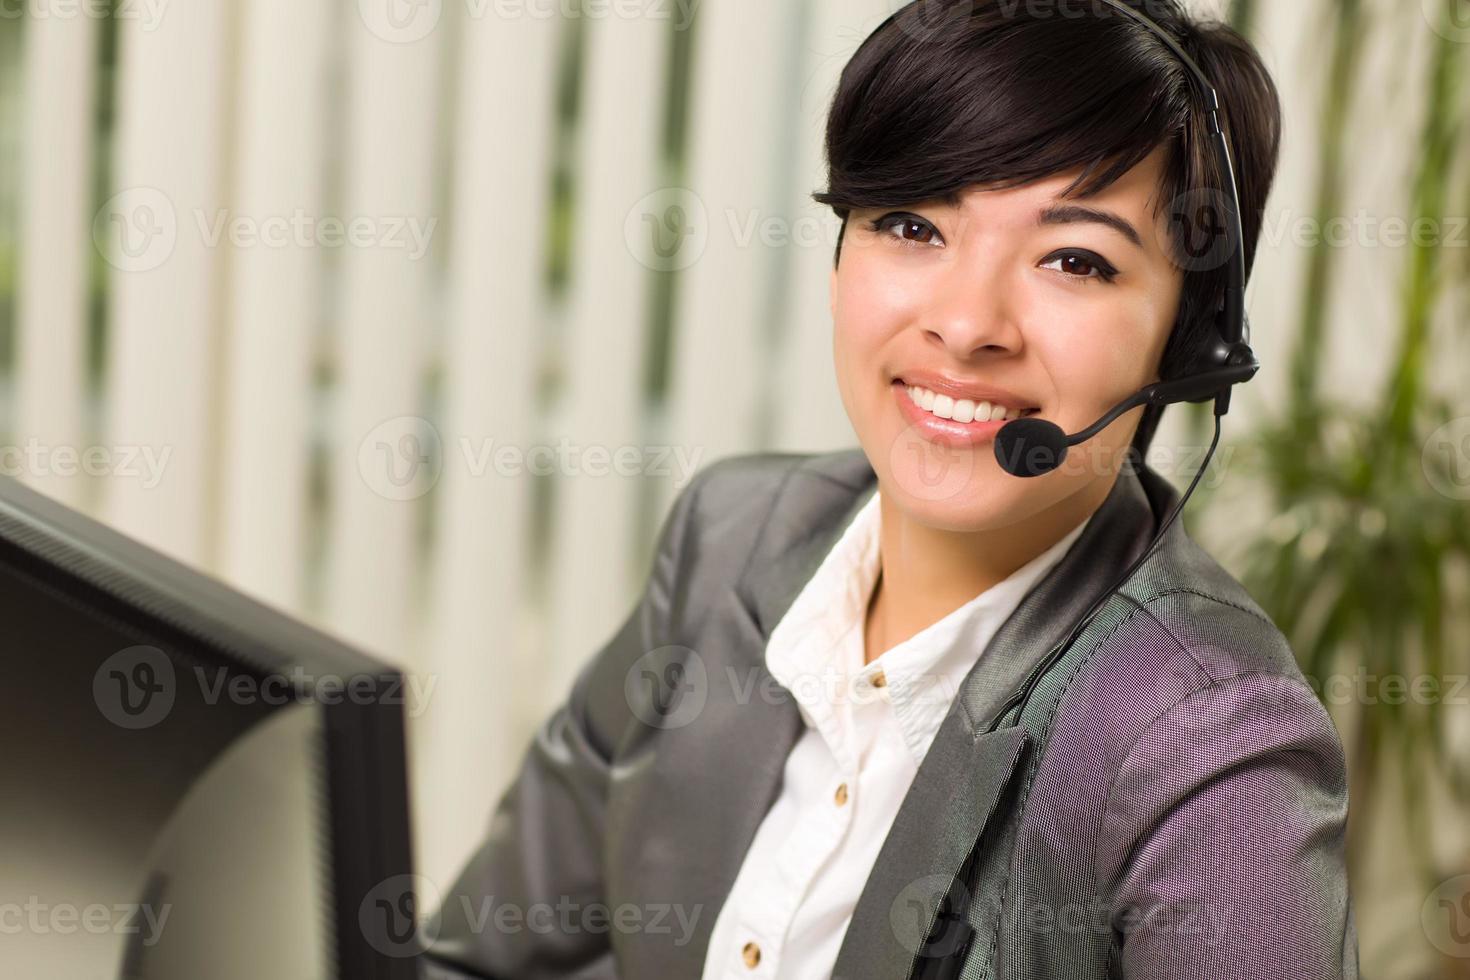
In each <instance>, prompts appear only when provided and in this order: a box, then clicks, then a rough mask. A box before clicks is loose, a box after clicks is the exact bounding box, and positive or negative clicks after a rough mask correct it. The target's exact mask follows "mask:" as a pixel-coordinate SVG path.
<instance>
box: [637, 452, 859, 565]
mask: <svg viewBox="0 0 1470 980" xmlns="http://www.w3.org/2000/svg"><path fill="white" fill-rule="evenodd" d="M873 479H874V476H873V471H872V468H871V466H870V465H869V464H868V461H867V456H866V455H865V454H864V453H863V451H862V450H861V449H841V450H835V451H831V452H820V453H795V452H756V453H741V454H736V455H733V456H725V457H722V458H720V459H718V460H716V461H714V462H713V463H710V464H708V465H706V466H703V467H701V468H700V469H699V470H697V471H696V472H695V474H694V477H693V479H691V480H690V482H689V484H688V486H686V487H685V488H684V490H683V491H681V493H680V495H679V499H678V500H676V501H675V504H674V507H673V514H672V516H671V517H670V519H669V523H670V524H677V525H679V531H678V537H679V538H680V539H681V541H680V543H681V544H682V545H684V547H685V549H686V550H689V551H692V552H694V553H695V554H696V556H700V555H708V554H711V553H718V554H720V555H722V556H724V557H725V558H727V559H728V558H729V557H730V556H732V555H735V554H737V553H743V554H745V555H746V556H747V557H748V556H749V555H750V554H752V553H753V552H754V551H755V550H756V549H757V548H762V549H772V550H774V551H779V550H781V548H783V547H784V546H785V545H786V544H787V543H789V540H790V539H791V538H793V537H797V536H803V535H805V534H807V533H810V532H812V531H817V530H820V529H821V528H822V527H823V526H824V524H826V523H827V522H829V521H830V520H832V519H833V518H834V517H835V516H839V515H841V514H842V513H844V512H845V510H846V508H847V507H848V506H849V505H850V504H851V503H852V501H853V500H854V499H855V498H856V496H857V495H858V494H859V493H861V492H862V490H863V489H864V488H865V487H866V486H868V485H869V484H870V483H871V482H872V480H873ZM668 533H670V532H669V531H667V530H666V534H668Z"/></svg>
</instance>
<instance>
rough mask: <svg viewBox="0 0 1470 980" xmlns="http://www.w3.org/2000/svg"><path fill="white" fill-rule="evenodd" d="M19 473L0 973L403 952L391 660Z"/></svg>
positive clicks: (250, 971)
mask: <svg viewBox="0 0 1470 980" xmlns="http://www.w3.org/2000/svg"><path fill="white" fill-rule="evenodd" d="M5 483H6V485H4V486H0V497H3V498H4V499H3V501H0V623H3V624H4V628H5V636H6V647H7V655H6V657H5V666H6V671H5V679H6V682H7V683H6V693H7V695H8V696H7V697H6V701H7V704H6V707H5V710H4V711H0V745H4V746H5V747H6V748H5V756H6V761H5V764H4V765H3V766H0V801H3V803H0V867H3V868H4V869H5V871H4V874H3V875H0V934H3V940H0V974H3V975H4V976H17V977H19V976H45V977H48V978H52V980H72V978H75V980H83V978H85V980H97V978H105V977H118V978H149V980H175V978H177V980H186V978H188V980H197V978H199V977H209V978H211V980H234V978H241V980H244V978H247V977H249V978H259V977H271V978H275V980H292V978H302V980H306V978H311V980H317V978H330V977H337V976H342V977H348V976H351V977H353V978H357V977H362V976H366V977H385V978H386V977H406V976H411V975H412V971H411V962H412V955H413V953H414V952H415V951H414V950H413V949H412V947H411V945H410V940H408V939H406V937H404V936H402V935H400V932H401V930H400V929H399V928H396V927H395V926H396V924H395V923H394V922H393V921H392V914H393V913H394V911H395V910H396V909H398V908H402V907H411V899H409V900H408V901H407V902H406V901H405V899H404V896H403V895H400V894H397V891H398V890H402V888H403V887H405V886H406V885H407V883H408V882H409V881H410V879H411V875H410V871H411V867H410V863H409V850H408V842H407V831H408V824H407V801H406V789H405V787H406V780H405V773H404V760H403V746H402V718H401V714H402V706H401V705H399V704H396V703H395V701H394V699H393V697H391V696H390V695H392V694H393V693H394V692H395V690H396V689H397V688H398V687H399V686H401V685H398V684H396V683H394V681H395V679H396V677H397V675H396V673H395V672H393V671H391V670H389V669H387V668H385V667H384V666H383V665H382V664H380V663H377V662H375V661H373V660H371V659H369V658H367V657H364V656H362V655H361V654H358V653H356V652H355V651H352V650H350V649H349V648H347V647H345V646H341V645H340V644H338V643H337V642H336V641H335V640H332V639H331V638H329V637H327V636H325V635H324V634H321V633H318V632H316V631H312V630H310V629H309V628H307V627H305V626H303V625H301V624H299V623H295V622H294V621H291V620H290V619H288V618H287V617H285V616H283V615H281V614H280V613H278V612H276V611H273V610H270V609H268V608H266V607H264V606H261V605H258V604H256V603H254V602H252V601H251V600H249V599H247V598H246V597H244V596H241V595H238V594H236V593H232V592H230V591H229V590H228V589H225V588H224V587H223V586H222V585H220V584H219V583H217V582H214V581H213V580H209V579H207V578H205V577H204V576H202V575H198V574H197V573H196V572H194V571H192V570H190V569H187V568H186V567H184V566H182V565H178V564H177V563H172V562H168V561H167V559H164V558H162V556H159V555H157V554H156V553H153V552H149V551H146V549H141V547H140V546H138V545H137V544H136V543H135V542H131V541H128V540H127V539H125V538H122V536H120V535H115V534H113V533H112V532H109V531H107V529H105V528H102V527H101V526H100V525H95V524H93V523H91V522H88V521H86V520H85V519H84V518H81V517H80V516H79V515H74V514H71V513H70V512H65V511H63V510H62V509H60V508H58V506H57V505H55V504H52V503H50V502H49V501H42V500H39V499H37V498H36V496H35V495H33V494H30V493H29V492H28V491H25V490H24V488H20V487H19V486H18V485H16V484H13V483H11V482H9V481H5ZM78 532H80V534H79V533H78Z"/></svg>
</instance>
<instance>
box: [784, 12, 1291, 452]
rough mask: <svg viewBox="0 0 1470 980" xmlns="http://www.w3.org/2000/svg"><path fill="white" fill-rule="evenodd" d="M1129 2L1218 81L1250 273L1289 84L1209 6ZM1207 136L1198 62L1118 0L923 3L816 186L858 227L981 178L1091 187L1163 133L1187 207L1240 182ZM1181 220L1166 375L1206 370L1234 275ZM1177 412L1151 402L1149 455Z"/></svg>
mask: <svg viewBox="0 0 1470 980" xmlns="http://www.w3.org/2000/svg"><path fill="white" fill-rule="evenodd" d="M1125 2H1126V3H1127V5H1128V6H1130V7H1132V8H1134V9H1135V10H1138V11H1140V12H1141V13H1143V14H1145V15H1146V16H1148V17H1149V18H1150V19H1152V20H1153V21H1154V22H1155V23H1157V24H1159V26H1160V27H1162V28H1163V29H1164V30H1165V31H1167V32H1168V33H1169V34H1171V35H1172V36H1173V37H1174V38H1175V39H1176V40H1177V41H1179V43H1180V44H1181V46H1182V47H1183V48H1184V50H1185V51H1186V52H1188V53H1189V55H1190V57H1192V58H1193V59H1194V60H1195V62H1196V63H1197V64H1198V65H1199V66H1200V68H1201V69H1202V70H1203V71H1204V73H1205V76H1206V77H1207V78H1209V80H1210V81H1211V83H1212V84H1213V85H1214V87H1215V89H1216V91H1217V92H1219V95H1220V102H1221V105H1222V107H1223V112H1222V116H1223V118H1224V125H1225V130H1226V135H1227V137H1228V139H1229V142H1230V153H1231V159H1232V162H1233V163H1234V168H1235V177H1236V182H1237V185H1238V187H1239V189H1240V199H1241V221H1242V224H1243V226H1244V231H1245V260H1246V274H1247V276H1249V274H1250V270H1251V267H1252V265H1253V263H1254V260H1255V251H1256V243H1257V240H1258V239H1259V237H1260V232H1261V219H1262V213H1263V212H1264V210H1265V206H1266V199H1267V197H1268V196H1269V194H1270V191H1271V184H1272V182H1273V180H1274V178H1275V173H1276V164H1277V159H1278V155H1279V150H1280V142H1281V103H1280V96H1279V94H1278V92H1277V89H1276V86H1275V83H1274V82H1273V81H1272V79H1271V76H1270V74H1269V72H1268V71H1267V69H1266V67H1265V65H1264V64H1263V63H1262V61H1261V59H1260V56H1259V55H1258V54H1257V52H1256V50H1255V48H1254V47H1252V45H1251V44H1250V42H1249V41H1247V40H1246V39H1245V38H1243V37H1242V36H1241V35H1240V34H1239V33H1237V32H1236V31H1235V30H1234V29H1232V28H1231V27H1230V26H1228V25H1226V24H1223V23H1219V22H1216V21H1204V20H1197V19H1194V18H1192V17H1190V16H1189V15H1188V14H1187V13H1186V12H1185V11H1184V10H1183V8H1182V7H1180V5H1179V3H1178V2H1177V0H1125ZM1206 134H1207V130H1206V124H1205V114H1204V111H1203V99H1202V96H1201V94H1200V92H1199V89H1198V88H1197V87H1196V86H1195V84H1194V83H1193V81H1192V80H1191V76H1190V75H1189V74H1188V69H1187V68H1185V67H1184V65H1183V64H1182V63H1181V62H1180V60H1179V58H1178V56H1177V55H1175V54H1174V52H1172V51H1171V50H1169V47H1168V46H1167V45H1166V44H1165V43H1164V42H1163V41H1161V40H1160V39H1159V38H1157V37H1156V36H1154V34H1153V33H1152V32H1150V31H1149V30H1148V29H1147V27H1145V26H1144V25H1143V24H1139V23H1137V22H1136V21H1134V20H1133V18H1131V17H1128V16H1126V15H1125V14H1123V13H1122V12H1120V11H1118V10H1115V9H1113V8H1112V7H1110V6H1109V5H1108V4H1106V3H1101V2H1096V0H1092V2H1087V0H915V2H914V3H911V4H909V5H908V6H907V7H905V8H903V9H902V10H900V11H899V12H898V13H897V14H896V15H895V16H894V17H893V18H892V19H891V20H889V21H888V22H887V23H886V24H885V25H884V26H883V27H881V28H880V29H879V30H877V31H875V32H874V33H873V34H872V35H871V36H869V37H868V39H867V40H866V41H864V42H863V44H862V45H861V47H859V48H858V50H857V52H856V53H855V54H854V55H853V56H852V58H851V59H850V60H849V61H848V63H847V66H846V67H845V68H844V69H843V72H842V77H841V80H840V82H839V84H838V87H837V92H836V95H835V96H834V98H833V101H832V107H831V111H830V112H829V114H828V120H827V133H826V153H827V166H828V186H827V190H826V191H823V192H820V193H817V194H813V195H812V197H813V199H814V200H816V201H817V202H818V203H820V204H825V205H828V206H830V207H831V208H832V209H833V211H835V212H836V214H837V216H838V217H839V218H841V219H842V220H843V233H844V234H845V232H846V227H847V218H848V215H849V213H850V212H851V211H852V210H853V209H855V208H880V207H892V206H897V205H902V204H907V203H913V202H917V201H922V200H929V199H932V198H940V197H945V196H948V195H951V194H955V193H958V192H959V191H961V190H962V189H964V188H965V187H967V186H969V185H971V184H977V183H984V184H994V185H995V186H996V188H997V189H999V188H1006V187H1015V186H1020V185H1023V184H1027V183H1031V182H1033V181H1035V180H1040V179H1043V178H1046V177H1051V176H1054V175H1056V174H1058V173H1063V172H1067V171H1071V170H1074V169H1077V168H1079V167H1080V168H1083V171H1082V174H1081V176H1080V177H1079V178H1078V179H1077V180H1076V181H1074V182H1073V183H1072V184H1071V185H1070V186H1069V187H1068V188H1067V189H1066V191H1064V192H1063V196H1076V197H1080V198H1085V197H1090V196H1092V195H1094V194H1097V193H1099V192H1101V191H1103V190H1104V189H1106V188H1107V187H1108V186H1110V185H1111V184H1112V183H1113V182H1114V181H1116V180H1117V179H1118V178H1119V177H1121V176H1122V175H1123V174H1125V173H1127V172H1128V171H1129V170H1131V169H1132V168H1133V167H1135V166H1137V165H1138V164H1139V163H1140V162H1142V161H1143V160H1144V159H1145V158H1146V157H1147V156H1148V155H1149V154H1150V153H1152V152H1153V151H1154V150H1155V149H1156V148H1158V147H1160V146H1163V147H1164V148H1165V154H1166V155H1165V161H1164V178H1163V180H1164V183H1163V187H1162V188H1161V194H1160V196H1159V198H1158V200H1159V201H1160V202H1162V207H1164V208H1171V209H1173V214H1174V215H1177V216H1183V218H1184V220H1185V221H1189V220H1193V215H1194V213H1195V208H1196V207H1197V206H1198V204H1200V203H1202V202H1205V203H1207V202H1208V201H1209V200H1210V199H1211V195H1212V194H1215V193H1219V192H1220V191H1222V190H1223V189H1224V188H1225V187H1226V186H1227V184H1226V181H1225V178H1224V175H1223V174H1221V173H1220V168H1219V165H1218V162H1217V160H1216V157H1215V155H1214V153H1213V151H1212V149H1211V147H1210V144H1209V142H1208V139H1207V135H1206ZM1185 202H1189V203H1188V205H1187V207H1186V206H1185ZM1181 208H1183V209H1184V210H1185V211H1187V212H1188V214H1187V215H1184V214H1182V212H1181V211H1180V209H1181ZM1168 226H1169V228H1170V229H1171V234H1170V238H1171V239H1172V241H1171V245H1172V246H1173V250H1174V258H1175V261H1177V262H1179V264H1180V265H1181V267H1182V268H1183V269H1184V287H1183V296H1182V297H1181V301H1180V311H1179V318H1178V320H1177V322H1176V323H1175V325H1174V327H1173V332H1172V333H1171V335H1170V337H1169V341H1168V344H1167V345H1166V347H1165V350H1164V355H1163V360H1162V363H1161V364H1160V369H1159V370H1160V377H1161V378H1162V379H1163V380H1166V381H1167V380H1171V379H1173V378H1177V377H1180V376H1181V375H1185V374H1188V373H1190V371H1191V370H1192V369H1193V368H1194V367H1195V365H1196V364H1197V358H1199V356H1200V355H1201V353H1202V352H1203V351H1204V350H1205V349H1206V346H1207V345H1208V344H1209V343H1210V342H1211V341H1212V340H1213V339H1214V337H1215V325H1214V318H1215V311H1216V310H1217V309H1218V308H1219V306H1220V303H1221V299H1222V297H1223V296H1224V288H1225V278H1226V270H1225V267H1224V264H1223V262H1213V263H1209V267H1205V268H1201V266H1202V265H1203V263H1201V262H1200V261H1199V260H1198V259H1193V260H1191V259H1190V258H1189V256H1188V253H1187V252H1186V251H1185V249H1186V247H1187V243H1184V242H1181V241H1179V237H1180V236H1179V234H1178V233H1177V231H1175V229H1176V228H1177V222H1176V220H1174V217H1173V216H1171V219H1170V220H1169V222H1168ZM1186 227H1187V226H1186ZM841 259H842V239H841V238H839V239H838V243H837V254H836V261H837V262H839V263H840V262H841ZM1162 414H1163V410H1162V409H1158V408H1153V407H1150V408H1149V409H1147V410H1146V411H1145V414H1144V417H1143V420H1142V422H1141V423H1140V425H1139V428H1138V434H1137V436H1136V437H1135V438H1134V441H1133V448H1134V449H1135V451H1137V452H1138V453H1139V455H1140V456H1141V455H1142V454H1143V453H1144V452H1146V451H1147V449H1148V446H1149V443H1150V442H1151V441H1152V439H1153V435H1154V431H1155V430H1156V429H1157V426H1158V422H1159V418H1160V417H1161V416H1162Z"/></svg>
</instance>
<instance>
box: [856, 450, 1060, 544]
mask: <svg viewBox="0 0 1470 980" xmlns="http://www.w3.org/2000/svg"><path fill="white" fill-rule="evenodd" d="M887 445H889V446H891V447H892V449H891V450H888V449H886V448H883V447H879V449H880V452H879V454H878V455H876V456H875V455H874V453H873V452H872V451H871V449H870V451H869V453H868V455H869V459H870V460H871V461H873V462H874V463H875V469H876V470H877V473H878V476H879V490H880V491H881V492H882V494H883V495H884V496H885V497H887V498H889V499H891V500H892V501H893V502H894V503H895V504H897V505H898V506H899V507H900V508H901V509H902V510H903V511H904V512H905V513H906V514H909V515H910V516H912V517H913V518H914V519H915V520H917V521H919V522H921V523H923V524H925V525H926V526H929V527H933V528H936V529H939V530H945V531H969V532H973V531H986V530H996V529H1000V528H1004V527H1009V526H1011V525H1013V524H1016V523H1018V522H1020V521H1022V520H1024V519H1026V518H1027V517H1030V516H1031V515H1033V514H1035V513H1036V512H1037V511H1038V510H1040V509H1041V508H1042V507H1044V506H1045V504H1044V502H1043V501H1042V500H1041V497H1042V496H1043V494H1039V493H1038V492H1037V491H1040V490H1044V489H1050V488H1049V487H1046V486H1045V484H1046V483H1047V482H1048V481H1047V480H1046V478H1045V477H1039V478H1033V479H1021V478H1019V477H1015V476H1012V475H1011V474H1009V473H1007V472H1005V471H1004V470H1003V469H1001V467H1000V463H999V462H997V461H996V459H995V455H994V453H995V450H994V447H993V445H992V444H989V443H987V444H985V445H981V446H977V447H974V448H970V449H953V448H949V447H944V446H936V445H934V444H933V443H929V442H927V441H924V440H921V439H917V438H915V437H913V436H912V434H907V435H905V434H900V435H898V436H897V437H896V438H895V439H894V440H893V441H892V442H888V443H887Z"/></svg>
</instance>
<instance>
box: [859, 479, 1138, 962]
mask: <svg viewBox="0 0 1470 980" xmlns="http://www.w3.org/2000/svg"><path fill="white" fill-rule="evenodd" d="M1154 530H1155V517H1154V512H1153V507H1152V505H1151V503H1150V501H1149V498H1148V496H1147V494H1145V492H1144V489H1143V486H1142V484H1141V483H1140V481H1139V478H1138V475H1137V474H1136V473H1133V472H1132V471H1130V470H1126V469H1125V470H1124V471H1123V472H1121V473H1120V474H1119V475H1118V478H1117V481H1116V482H1115V484H1114V486H1113V490H1112V492H1111V493H1110V494H1109V496H1108V497H1107V499H1106V500H1105V501H1104V503H1103V505H1102V506H1101V507H1100V508H1099V509H1098V511H1097V513H1096V514H1094V515H1093V519H1092V521H1091V522H1090V523H1089V524H1088V526H1087V528H1086V529H1085V530H1084V531H1083V532H1082V535H1081V537H1079V538H1078V539H1077V541H1076V543H1075V544H1074V545H1073V547H1072V548H1071V549H1070V550H1069V551H1068V552H1067V554H1066V555H1065V556H1063V558H1062V560H1061V561H1060V562H1058V563H1057V565H1056V567H1054V568H1053V569H1052V570H1051V572H1049V573H1048V574H1047V575H1046V577H1044V578H1043V579H1042V580H1041V581H1040V582H1039V583H1037V585H1036V586H1035V588H1033V589H1032V591H1031V592H1030V593H1029V594H1028V595H1027V596H1026V598H1025V599H1023V600H1022V602H1021V604H1020V605H1019V606H1018V607H1017V609H1016V611H1015V612H1014V613H1013V614H1012V615H1011V616H1010V618H1009V619H1007V620H1006V622H1005V623H1004V624H1003V625H1002V626H1001V628H1000V629H999V630H998V631H997V632H996V634H995V636H994V637H993V638H992V639H991V641H990V643H989V644H988V645H987V646H986V648H985V651H984V653H983V654H982V655H981V657H980V658H979V660H978V661H977V662H976V664H975V666H974V667H972V668H971V670H970V672H969V674H968V675H966V678H965V681H964V683H963V684H962V685H961V688H960V691H959V692H958V694H957V696H956V698H955V702H954V704H953V705H951V706H950V711H949V714H948V715H947V716H946V717H945V719H944V722H943V723H942V724H941V725H940V728H939V731H938V733H937V734H936V735H935V738H934V741H933V743H932V744H931V746H930V749H929V752H928V754H927V755H926V756H925V757H924V761H923V763H922V764H921V765H920V767H919V770H918V773H917V774H916V775H915V777H914V782H913V785H912V786H911V787H910V789H909V792H908V795H907V796H906V797H905V798H904V801H903V804H902V806H901V807H900V809H899V812H898V815H897V816H896V817H895V819H894V822H893V825H892V827H891V828H890V830H889V833H888V836H887V838H885V840H884V843H883V847H882V849H881V850H880V851H879V853H878V858H877V860H876V862H875V864H874V867H873V871H872V873H871V874H870V875H869V877H868V880H867V883H866V885H865V886H864V889H863V892H862V894H861V896H860V897H859V899H858V904H857V907H856V909H855V910H854V912H853V917H852V921H851V923H850V925H849V927H848V931H847V934H846V936H845V937H844V939H843V943H842V947H841V949H840V950H839V951H838V956H837V963H836V965H835V968H834V970H833V974H832V977H833V980H859V978H873V980H878V978H882V980H894V978H903V977H907V976H908V975H909V970H910V967H911V966H912V964H913V961H914V957H915V955H916V953H917V951H918V949H919V946H920V944H921V943H922V942H923V941H924V939H925V938H926V937H927V932H926V928H927V924H928V923H929V922H930V921H932V919H933V916H934V913H935V911H936V910H937V908H938V906H939V903H940V901H941V900H942V898H943V896H944V894H945V892H946V890H947V889H948V888H949V885H950V883H951V881H952V880H953V879H954V876H955V875H956V874H957V873H958V871H959V868H960V865H961V864H962V863H963V862H964V859H965V857H966V856H967V855H968V854H969V852H970V849H971V848H972V847H973V845H974V843H975V841H976V840H978V839H979V837H980V834H981V832H982V831H983V830H984V829H985V825H986V823H987V822H988V821H989V819H990V817H991V814H992V813H994V812H995V810H996V808H997V805H998V803H999V802H1000V800H1001V797H1002V795H1003V794H1004V792H1005V789H1006V786H1007V785H1008V784H1009V782H1010V779H1011V776H1012V775H1013V773H1014V772H1015V770H1016V768H1017V766H1018V763H1019V762H1020V761H1021V759H1022V758H1023V756H1024V755H1025V754H1026V750H1027V748H1028V746H1029V745H1030V743H1031V740H1030V737H1029V735H1028V734H1027V733H1026V732H1025V731H1024V730H1022V729H1019V728H1016V729H1001V730H999V731H996V732H993V733H990V734H983V733H984V732H985V729H986V728H988V727H989V724H990V722H991V720H992V719H993V718H994V717H995V715H996V713H997V712H998V711H999V709H1000V708H1001V706H1002V705H1003V704H1004V702H1005V701H1006V699H1007V698H1008V697H1009V696H1010V695H1011V693H1012V692H1013V691H1014V690H1015V689H1016V688H1017V687H1018V686H1019V685H1020V684H1021V683H1022V682H1023V681H1024V679H1025V677H1026V675H1027V674H1028V673H1029V672H1030V671H1031V670H1032V668H1034V667H1035V666H1036V665H1037V664H1038V663H1040V662H1041V660H1042V659H1043V658H1044V657H1045V656H1046V654H1047V653H1048V652H1049V651H1050V650H1051V649H1052V647H1053V646H1055V645H1056V644H1057V643H1058V642H1060V641H1061V640H1062V638H1063V637H1064V636H1065V635H1066V633H1067V631H1068V630H1070V629H1071V627H1072V626H1073V624H1074V622H1075V620H1076V619H1077V617H1079V616H1081V615H1082V614H1083V613H1085V612H1086V610H1087V607H1088V606H1089V605H1090V604H1091V603H1092V601H1093V600H1094V599H1095V598H1096V597H1097V595H1098V594H1099V593H1101V592H1102V590H1103V589H1105V588H1106V587H1107V586H1108V585H1109V584H1110V583H1111V582H1112V580H1113V578H1114V577H1115V576H1116V575H1117V574H1118V573H1119V571H1120V570H1121V569H1122V568H1123V567H1126V565H1127V563H1129V562H1131V561H1133V559H1134V558H1136V557H1137V556H1138V554H1139V552H1141V551H1142V549H1143V548H1145V547H1147V545H1148V541H1149V539H1150V538H1151V537H1152V535H1153V532H1154Z"/></svg>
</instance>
